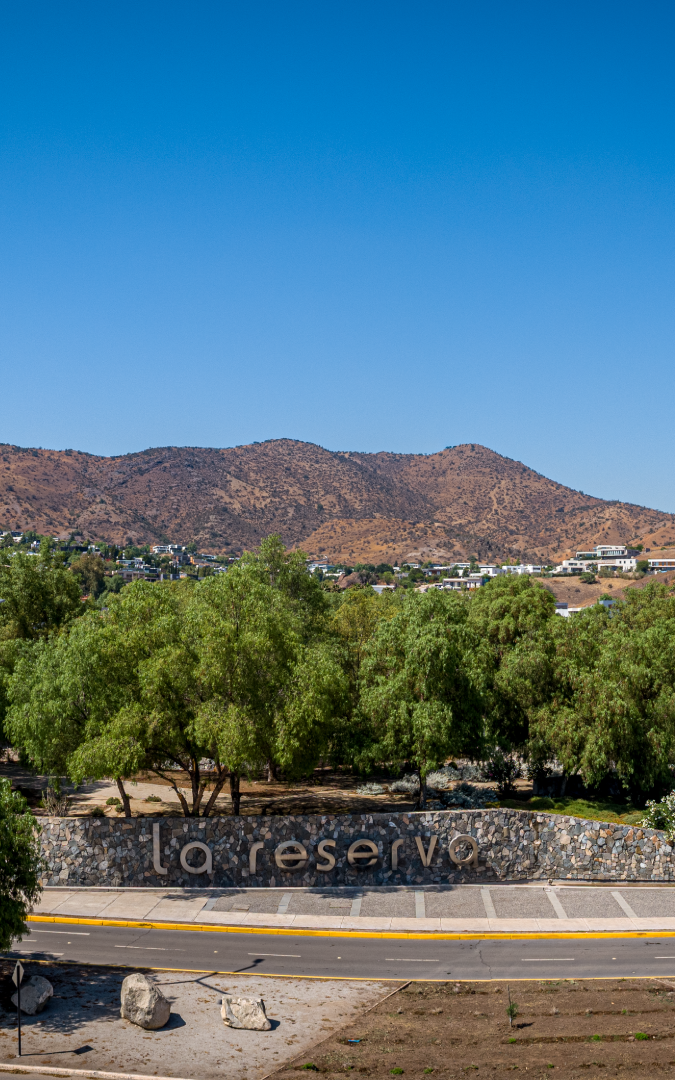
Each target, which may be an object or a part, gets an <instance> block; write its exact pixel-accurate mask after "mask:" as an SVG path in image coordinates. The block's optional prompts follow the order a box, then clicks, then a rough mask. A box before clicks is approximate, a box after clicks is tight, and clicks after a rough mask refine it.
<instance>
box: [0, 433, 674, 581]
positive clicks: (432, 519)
mask: <svg viewBox="0 0 675 1080" xmlns="http://www.w3.org/2000/svg"><path fill="white" fill-rule="evenodd" d="M0 524H2V525H3V527H4V528H7V529H27V528H31V529H34V530H35V531H36V532H45V533H53V534H55V535H69V534H70V533H72V532H75V533H76V534H81V535H85V536H87V537H89V538H90V539H92V540H107V541H110V542H116V543H120V544H125V543H130V542H132V543H137V544H143V543H161V542H168V541H172V542H187V541H188V540H196V541H197V543H198V545H199V546H200V548H201V549H203V550H211V551H223V550H230V551H233V552H236V551H241V550H243V549H245V548H250V547H253V546H255V545H256V544H257V543H258V542H259V541H260V539H261V538H262V537H263V536H265V535H268V534H269V533H272V532H278V533H280V534H281V536H282V537H283V539H284V542H285V543H286V544H287V546H289V547H295V548H298V547H302V548H303V550H306V551H307V552H308V553H309V554H312V555H325V556H328V557H330V558H332V559H334V560H336V561H345V562H350V561H351V562H354V561H368V562H372V561H376V562H392V561H395V560H400V559H404V558H406V557H418V558H424V557H428V558H448V559H452V558H459V557H460V556H468V555H470V554H475V555H476V556H477V557H478V558H480V559H485V560H491V561H494V560H495V559H500V560H503V559H506V558H514V557H515V558H518V559H521V558H522V559H523V560H526V561H535V562H543V561H550V560H553V559H557V558H560V557H562V556H563V555H565V554H566V553H568V552H569V551H570V550H573V549H574V548H575V547H577V546H588V545H590V544H593V543H604V542H606V543H617V542H624V543H625V542H630V541H634V542H637V541H638V540H639V539H642V538H644V537H648V538H650V539H651V542H652V543H654V544H655V545H656V544H657V543H658V542H659V541H660V542H661V543H666V542H667V541H675V515H673V514H668V513H665V512H663V511H659V510H652V509H650V508H648V507H640V506H636V505H634V504H632V503H625V502H621V501H615V500H611V501H610V500H603V499H599V498H597V497H595V496H591V495H586V494H584V493H583V492H579V491H575V490H574V489H573V488H568V487H565V486H564V485H562V484H559V483H558V482H557V481H554V480H550V479H549V478H547V477H545V476H543V475H542V474H541V473H538V472H536V471H535V470H533V469H530V468H529V467H528V466H526V465H524V464H523V463H522V462H519V461H515V460H514V459H511V458H507V457H505V456H503V455H500V454H497V453H496V452H495V451H493V450H490V449H488V448H487V447H484V446H481V445H480V444H478V443H464V444H460V445H458V446H454V447H447V448H446V449H444V450H441V451H438V452H437V453H433V454H396V453H390V452H388V451H379V452H377V453H372V454H369V453H364V452H361V451H349V450H345V451H331V450H326V449H324V448H323V447H321V446H317V445H316V444H314V443H305V442H300V441H298V440H293V439H270V440H266V441H265V442H258V443H248V444H244V445H242V446H237V447H227V448H213V447H172V446H166V447H154V448H149V449H147V450H143V451H139V452H137V453H133V454H124V455H116V456H112V457H102V456H97V455H94V454H88V453H86V452H83V451H76V450H62V451H56V450H43V449H37V448H21V447H17V446H12V445H9V444H0Z"/></svg>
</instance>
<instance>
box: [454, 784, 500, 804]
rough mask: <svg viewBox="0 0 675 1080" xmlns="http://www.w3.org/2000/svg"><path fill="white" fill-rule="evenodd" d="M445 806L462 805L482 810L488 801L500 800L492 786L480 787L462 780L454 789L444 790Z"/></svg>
mask: <svg viewBox="0 0 675 1080" xmlns="http://www.w3.org/2000/svg"><path fill="white" fill-rule="evenodd" d="M442 801H443V805H444V806H460V807H462V808H463V809H467V810H482V809H483V807H484V806H487V804H488V803H495V802H498V798H497V792H496V791H494V790H493V789H492V788H478V787H474V785H473V784H467V783H466V782H465V781H462V783H461V784H458V785H457V787H456V788H454V789H453V790H452V791H447V792H443V795H442Z"/></svg>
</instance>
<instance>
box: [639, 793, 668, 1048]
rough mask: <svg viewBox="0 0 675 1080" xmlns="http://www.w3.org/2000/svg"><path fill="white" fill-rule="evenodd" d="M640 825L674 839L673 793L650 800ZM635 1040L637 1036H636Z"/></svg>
mask: <svg viewBox="0 0 675 1080" xmlns="http://www.w3.org/2000/svg"><path fill="white" fill-rule="evenodd" d="M640 824H641V825H642V826H643V827H644V828H647V829H662V830H663V832H664V833H665V834H666V836H667V838H668V839H669V840H674V839H675V791H671V793H670V795H665V796H664V798H663V799H660V800H659V802H654V800H650V801H649V802H648V803H647V806H646V813H645V816H644V817H643V819H642V821H641V822H640ZM636 1038H637V1036H636Z"/></svg>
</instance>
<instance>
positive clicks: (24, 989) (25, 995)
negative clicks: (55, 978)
mask: <svg viewBox="0 0 675 1080" xmlns="http://www.w3.org/2000/svg"><path fill="white" fill-rule="evenodd" d="M53 994H54V987H53V986H52V984H51V983H50V981H49V979H43V978H42V975H31V977H30V979H27V980H26V982H25V983H21V1012H22V1013H25V1014H26V1016H35V1014H36V1013H41V1012H42V1010H43V1009H44V1008H45V1006H46V1005H47V1003H48V1002H49V999H50V997H52V996H53ZM18 1000H19V995H18V994H12V1001H13V1003H14V1004H15V1005H16V1004H17V1002H18Z"/></svg>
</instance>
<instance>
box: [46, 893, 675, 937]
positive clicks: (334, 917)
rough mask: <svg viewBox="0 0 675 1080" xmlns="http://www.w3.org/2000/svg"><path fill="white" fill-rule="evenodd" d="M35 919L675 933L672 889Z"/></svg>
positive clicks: (250, 898) (380, 898)
mask: <svg viewBox="0 0 675 1080" xmlns="http://www.w3.org/2000/svg"><path fill="white" fill-rule="evenodd" d="M34 914H35V915H51V916H66V917H71V918H72V917H76V918H96V919H112V920H133V921H138V920H143V921H148V922H154V923H157V922H159V923H184V924H190V923H192V924H199V925H213V926H232V927H236V926H241V927H272V928H274V927H278V928H283V929H290V930H352V931H358V930H371V931H390V932H394V933H395V932H399V933H418V934H419V933H438V932H444V933H469V934H490V933H509V932H512V933H514V932H515V933H546V934H555V933H565V932H567V933H569V932H574V933H580V932H581V933H597V932H622V931H623V932H630V931H634V930H642V931H648V932H649V931H659V930H664V931H665V930H670V931H675V886H672V887H671V886H644V885H632V886H631V885H617V886H613V885H610V886H578V885H557V886H542V885H540V884H532V885H482V886H481V885H448V886H429V887H427V888H418V889H415V888H406V887H392V888H387V887H382V888H368V889H356V888H333V889H330V888H326V889H321V888H315V889H286V890H284V889H101V888H77V889H68V888H65V887H63V888H61V887H59V888H46V889H45V890H44V892H43V894H42V899H41V902H40V904H39V905H38V906H37V907H36V908H35V911H34Z"/></svg>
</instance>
